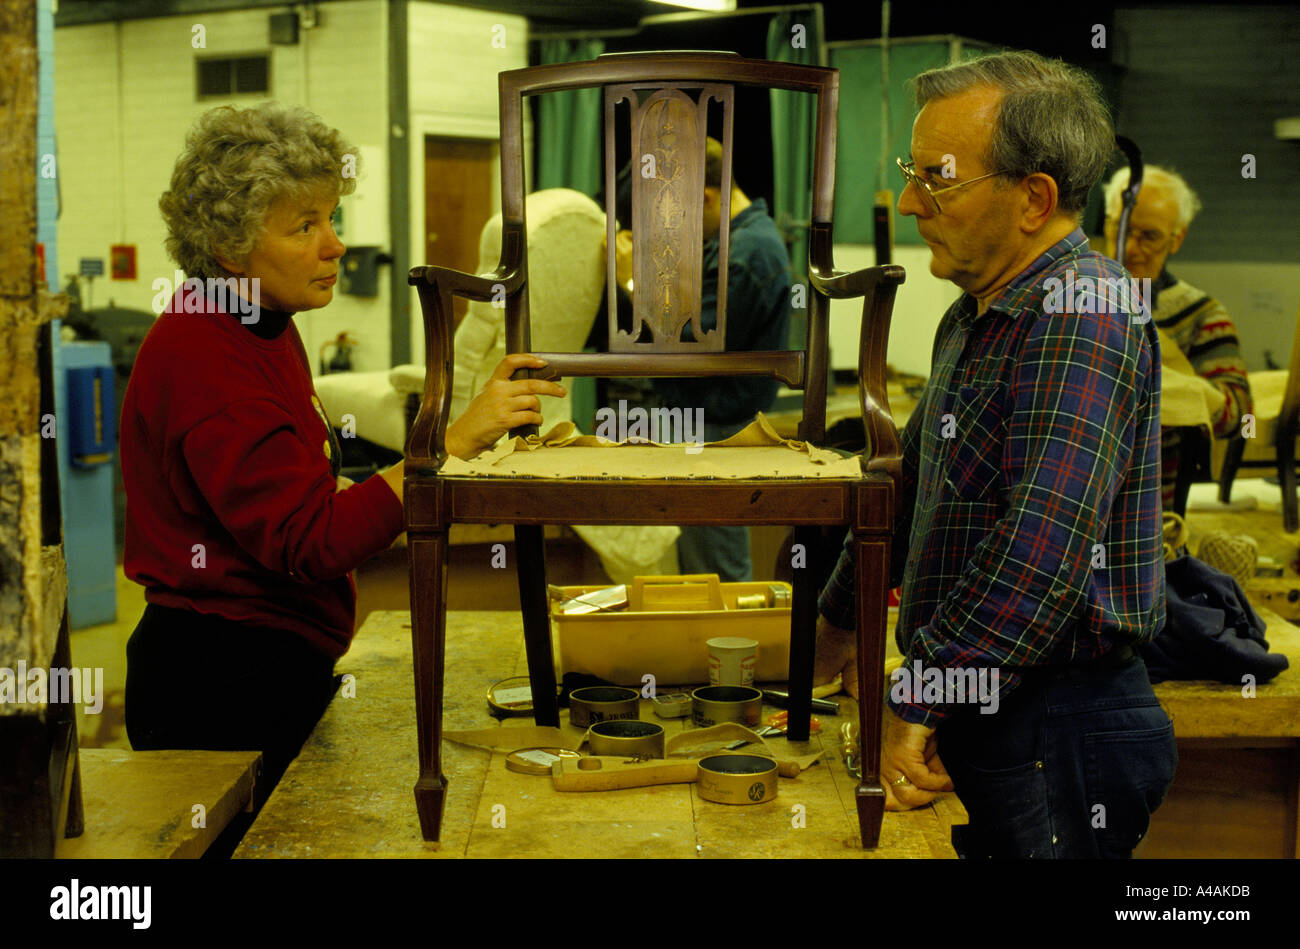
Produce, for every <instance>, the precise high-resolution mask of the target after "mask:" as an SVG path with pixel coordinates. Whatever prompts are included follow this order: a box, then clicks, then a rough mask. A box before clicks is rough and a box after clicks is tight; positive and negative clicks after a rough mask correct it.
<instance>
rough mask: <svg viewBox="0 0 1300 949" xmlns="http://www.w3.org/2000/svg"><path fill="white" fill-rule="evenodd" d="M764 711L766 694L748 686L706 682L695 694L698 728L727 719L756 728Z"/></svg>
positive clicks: (694, 713)
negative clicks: (764, 696)
mask: <svg viewBox="0 0 1300 949" xmlns="http://www.w3.org/2000/svg"><path fill="white" fill-rule="evenodd" d="M762 711H763V693H762V692H760V691H759V690H758V689H754V688H750V687H749V686H747V685H706V686H704V687H703V688H700V689H696V690H695V691H694V692H692V693H691V713H692V720H693V721H694V723H695V727H696V728H710V727H712V726H714V725H721V724H722V723H723V722H739V723H740V724H742V725H745V726H747V727H749V728H753V727H754V726H755V725H757V724H758V719H759V715H760V714H761V713H762Z"/></svg>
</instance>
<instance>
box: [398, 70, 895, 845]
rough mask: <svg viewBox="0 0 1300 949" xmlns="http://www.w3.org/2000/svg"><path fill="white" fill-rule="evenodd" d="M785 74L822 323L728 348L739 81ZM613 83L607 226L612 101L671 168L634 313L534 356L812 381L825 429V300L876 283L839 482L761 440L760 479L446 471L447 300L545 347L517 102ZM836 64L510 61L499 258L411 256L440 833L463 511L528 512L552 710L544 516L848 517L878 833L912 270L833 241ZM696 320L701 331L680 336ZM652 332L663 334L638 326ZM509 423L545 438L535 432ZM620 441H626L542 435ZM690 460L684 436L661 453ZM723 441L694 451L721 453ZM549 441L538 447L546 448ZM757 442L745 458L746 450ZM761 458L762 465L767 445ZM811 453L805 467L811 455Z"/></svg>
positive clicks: (809, 606)
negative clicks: (715, 257) (898, 317)
mask: <svg viewBox="0 0 1300 949" xmlns="http://www.w3.org/2000/svg"><path fill="white" fill-rule="evenodd" d="M740 84H743V85H752V86H759V87H766V88H771V89H788V90H795V91H799V92H804V93H811V94H814V95H815V96H816V97H817V108H816V117H817V118H816V131H815V136H816V152H815V155H814V163H813V181H812V189H813V191H812V195H813V202H812V224H811V233H810V244H809V247H810V249H809V258H810V259H809V273H810V282H811V284H812V290H811V292H809V293H808V294H807V300H808V330H807V337H806V340H805V345H804V346H803V348H801V349H798V350H793V351H779V352H725V351H724V348H725V346H724V343H725V339H726V325H725V320H726V318H727V317H728V316H730V317H731V318H732V319H736V318H742V319H743V318H744V315H743V314H738V313H736V312H735V311H734V310H733V311H732V312H731V313H730V314H728V313H727V307H726V289H727V288H726V282H725V275H726V273H727V259H728V256H727V255H728V241H729V236H728V235H729V227H728V222H729V220H730V213H729V211H730V202H729V194H730V181H731V164H732V154H733V142H732V137H733V136H732V128H733V122H734V116H733V114H732V105H733V92H734V88H735V87H736V86H737V85H740ZM590 87H600V88H603V90H604V108H605V117H606V122H605V168H606V179H605V180H606V189H605V193H606V195H607V196H608V205H607V212H608V214H607V216H608V222H607V237H608V246H609V247H610V249H611V251H612V249H613V247H614V245H615V241H614V227H615V223H614V207H613V203H614V195H615V187H614V177H615V170H616V169H615V167H614V164H615V157H614V156H615V128H616V123H615V121H614V114H615V107H616V105H618V104H620V103H627V109H628V114H629V116H630V135H631V151H630V154H632V155H635V156H642V155H650V154H653V155H655V156H656V167H657V176H656V177H652V178H644V177H642V176H641V175H639V174H638V175H634V176H633V182H634V184H633V187H634V193H633V218H634V220H633V222H632V230H633V232H634V233H635V235H636V242H635V251H634V254H635V259H634V268H635V270H634V286H635V291H634V300H633V306H634V326H633V330H632V332H631V333H630V334H629V333H626V332H622V331H620V330H619V328H618V326H617V321H616V315H615V309H614V307H613V306H611V308H610V312H609V352H607V353H546V352H543V353H538V355H539V356H541V357H542V358H544V359H545V360H546V361H547V364H548V365H547V368H546V369H545V370H540V371H539V372H538V374H539V375H543V376H546V377H548V378H559V377H564V376H605V377H616V376H622V377H636V378H644V377H654V376H678V377H701V376H723V375H751V376H753V375H758V376H768V377H775V378H776V379H779V380H781V381H782V382H784V383H786V384H787V385H789V386H791V387H792V388H797V389H802V390H803V394H804V405H803V416H802V421H801V423H800V426H799V438H800V439H801V440H803V441H806V442H808V443H810V444H813V445H819V444H820V443H821V442H822V439H823V435H824V428H825V407H826V406H825V403H826V374H827V319H828V305H827V299H828V298H829V297H836V298H853V297H862V298H863V301H864V303H863V320H862V331H861V352H860V361H859V374H860V388H861V398H862V406H863V416H864V419H865V420H866V426H867V430H868V435H869V445H868V449H867V451H865V452H864V453H863V455H862V456H861V459H860V460H861V467H860V471H859V473H858V475H857V476H855V477H843V478H815V477H789V476H785V477H779V478H776V477H770V476H769V477H763V476H762V474H761V473H762V472H766V473H767V474H769V475H770V474H771V472H772V470H773V466H772V463H771V459H772V457H773V456H772V455H770V454H765V453H767V452H772V451H776V452H778V453H784V455H785V456H786V457H787V458H788V456H790V455H791V454H793V453H792V452H790V451H789V449H788V448H785V447H781V446H778V447H776V448H775V449H773V448H757V447H756V448H753V449H746V451H749V452H752V453H753V454H752V460H753V464H752V469H748V470H752V472H753V474H752V476H750V475H747V476H745V477H743V478H740V479H717V478H712V479H688V478H682V477H668V476H659V475H656V474H655V472H653V471H647V472H645V474H646V475H647V476H646V477H638V478H636V479H613V478H605V479H602V478H600V477H599V472H593V476H592V477H586V476H584V477H568V478H546V477H533V478H520V477H510V476H502V475H491V474H489V475H487V476H454V477H453V476H447V475H445V474H444V473H443V472H442V471H441V469H442V467H443V464H444V462H445V461H446V458H447V456H446V452H445V448H444V444H443V434H444V432H445V430H446V426H447V421H448V409H449V401H450V399H449V396H450V392H451V387H452V386H451V379H450V375H451V367H452V364H453V352H452V332H453V317H452V299H453V297H456V296H460V297H466V298H469V299H471V300H493V299H494V298H495V299H498V300H499V299H501V296H502V294H504V304H505V311H506V321H507V349H508V350H509V351H510V352H531V351H532V349H531V340H530V327H529V300H528V248H527V238H526V235H527V227H526V223H525V202H524V196H525V185H524V172H523V161H524V155H523V141H524V140H523V127H522V115H523V102H524V97H525V96H528V95H535V94H542V93H547V92H554V91H561V90H571V89H578V88H590ZM838 91H839V74H838V72H837V71H836V70H833V69H824V68H819V67H811V66H795V65H789V64H785V63H777V62H764V61H759V60H747V59H742V58H740V57H738V56H736V55H734V54H729V53H635V54H621V55H607V56H601V57H600V58H598V59H596V60H594V61H591V62H581V63H569V64H562V65H552V66H537V67H530V68H527V69H517V70H511V71H508V72H503V73H501V75H500V115H501V176H502V182H501V195H502V216H503V233H502V253H501V262H500V265H499V266H498V267H497V269H496V270H495V272H493V273H491V274H488V275H486V276H474V275H470V274H464V273H460V272H457V271H453V270H450V269H446V268H441V267H435V266H428V267H417V268H414V269H413V270H412V271H411V275H410V282H411V283H412V284H413V285H414V286H416V287H417V288H418V291H419V296H420V304H421V309H422V311H423V316H424V324H425V344H426V365H427V366H428V367H429V371H428V374H427V376H426V380H425V390H424V396H423V400H422V402H421V406H420V411H419V415H418V416H417V418H416V420H415V424H414V426H413V429H412V432H411V437H410V440H409V442H408V444H407V449H406V526H407V530H408V533H409V537H408V550H409V553H410V564H411V608H412V641H413V647H414V671H415V688H416V714H417V727H418V743H419V760H420V773H419V778H418V781H417V783H416V786H415V797H416V804H417V808H418V811H419V816H420V825H421V830H422V832H423V835H424V837H425V839H426V840H436V839H438V837H439V833H440V828H441V821H442V812H443V803H444V798H445V794H446V788H447V780H446V778H445V777H444V775H443V774H442V770H441V747H440V744H441V735H442V691H443V664H444V644H445V634H446V609H445V603H446V582H447V569H446V568H447V531H448V528H449V526H450V524H451V523H452V522H453V521H455V522H471V523H511V524H514V525H516V526H515V539H516V557H517V570H518V576H519V584H520V598H521V601H522V604H523V624H524V638H525V644H526V652H527V658H528V669H529V676H530V678H531V681H532V693H533V702H534V708H535V720H536V722H537V724H539V725H558V724H559V712H558V708H557V704H556V701H555V682H556V676H555V668H554V661H553V657H552V651H551V650H552V646H551V633H550V619H549V612H548V611H549V604H548V600H547V591H546V564H545V552H544V549H543V540H542V529H543V526H544V525H548V524H666V525H681V524H729V525H749V524H784V525H792V526H794V527H795V528H796V530H797V532H796V538H795V539H796V542H799V543H804V544H806V545H810V546H811V545H813V544H815V543H817V540H816V537H817V526H818V525H825V524H839V525H844V526H845V528H847V529H849V530H851V531H852V533H853V542H854V546H855V552H856V557H857V562H856V569H857V588H858V601H857V613H858V637H859V649H858V664H859V680H860V682H861V683H862V693H861V702H860V704H859V709H860V727H861V748H862V752H863V764H862V778H861V781H860V783H859V785H858V787H857V791H856V800H857V810H858V821H859V826H860V829H861V833H862V841H863V845H864V846H866V847H874V846H875V845H876V844H877V842H878V839H879V834H880V823H881V818H882V815H883V809H884V791H883V788H882V787H881V784H880V777H879V762H880V728H881V699H882V689H883V674H882V669H883V663H884V635H885V617H886V608H887V603H888V589H889V562H890V539H891V532H892V528H893V511H894V483H893V479H892V477H891V474H893V473H895V472H896V470H897V465H898V455H899V449H898V440H897V434H896V432H895V430H894V426H893V422H892V420H891V418H890V416H889V406H888V399H887V396H886V392H885V366H884V362H885V347H886V342H887V339H888V334H889V319H890V315H891V312H892V307H893V300H894V294H895V292H896V289H897V287H898V285H899V284H901V283H902V282H903V279H904V273H903V269H902V268H901V267H897V266H882V267H873V268H870V269H867V270H863V271H858V272H856V273H851V274H845V273H837V272H836V271H835V270H834V267H833V262H832V254H831V246H832V243H831V242H832V235H831V211H832V206H833V197H834V176H835V137H836V115H837V102H838ZM711 103H714V104H716V105H715V107H718V108H720V110H721V116H722V128H723V131H722V144H723V168H724V171H723V180H722V189H721V191H722V195H723V205H722V213H721V221H722V230H721V233H720V234H719V242H720V254H721V258H720V263H719V268H718V269H719V287H718V321H717V327H716V329H715V330H712V331H709V332H707V333H706V332H704V331H703V330H702V328H701V326H700V324H699V318H700V300H701V278H702V273H701V270H702V246H703V198H704V156H705V136H706V127H707V125H706V123H707V117H708V110H709V108H710V104H711ZM607 282H608V297H609V300H611V301H613V300H614V299H615V297H616V294H615V266H614V259H613V255H612V253H610V254H609V255H608V259H607ZM687 325H691V326H692V328H693V333H692V336H693V338H691V339H685V340H684V339H682V335H683V332H682V331H683V328H684V327H685V326H687ZM645 334H648V335H649V336H650V339H649V341H643V340H642V336H643V335H645ZM513 434H525V435H527V434H534V432H533V431H531V430H522V431H519V432H516V433H513ZM545 450H546V451H554V452H557V453H562V452H568V451H583V450H586V451H624V450H628V449H622V448H620V449H578V448H557V449H545ZM652 451H661V452H665V453H668V454H673V455H676V456H677V460H678V462H680V460H681V456H682V455H683V454H684V453H682V452H676V451H673V450H671V449H652ZM710 451H712V449H705V450H704V451H703V452H702V453H699V454H696V455H694V456H687V457H693V458H696V459H707V458H708V457H709V452H710ZM539 454H540V453H539ZM749 457H750V456H746V460H748V459H749ZM765 458H766V459H767V460H766V462H765V460H764V459H765ZM810 468H811V463H810ZM818 592H819V591H818V590H817V589H816V587H815V584H814V581H813V580H812V579H811V577H810V574H809V571H796V574H795V582H794V594H793V600H792V610H791V634H790V684H789V690H790V695H791V702H790V713H789V722H790V725H789V738H790V739H791V740H793V741H805V740H807V739H808V734H809V703H810V699H811V691H812V672H813V659H814V646H815V641H814V639H815V634H814V630H815V625H816V617H817V607H816V602H817V595H818Z"/></svg>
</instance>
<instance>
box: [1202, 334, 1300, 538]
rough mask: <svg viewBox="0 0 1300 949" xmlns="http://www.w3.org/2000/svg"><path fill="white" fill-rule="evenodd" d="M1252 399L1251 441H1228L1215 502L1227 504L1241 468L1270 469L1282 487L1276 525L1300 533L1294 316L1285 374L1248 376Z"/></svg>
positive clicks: (1298, 347) (1299, 342)
mask: <svg viewBox="0 0 1300 949" xmlns="http://www.w3.org/2000/svg"><path fill="white" fill-rule="evenodd" d="M1248 378H1249V380H1250V392H1251V397H1252V399H1253V401H1254V407H1253V412H1252V414H1253V415H1254V416H1255V437H1254V438H1244V437H1242V435H1241V434H1237V435H1234V436H1233V437H1232V439H1231V441H1229V442H1228V449H1227V454H1226V455H1225V456H1224V459H1223V468H1222V470H1221V471H1220V472H1219V500H1220V501H1222V502H1223V503H1224V504H1227V503H1229V502H1230V501H1231V500H1232V481H1233V479H1234V478H1235V477H1236V476H1237V472H1238V470H1240V469H1241V468H1243V467H1244V468H1265V469H1268V468H1276V470H1277V476H1278V480H1279V482H1280V483H1281V485H1282V525H1283V527H1285V528H1286V530H1287V531H1288V532H1290V531H1295V530H1297V529H1300V503H1298V502H1297V498H1296V454H1295V443H1296V436H1297V435H1300V316H1297V317H1296V327H1295V335H1294V337H1293V339H1292V342H1291V362H1290V363H1289V367H1288V368H1287V369H1286V370H1276V369H1274V370H1266V371H1264V372H1252V373H1249V374H1248Z"/></svg>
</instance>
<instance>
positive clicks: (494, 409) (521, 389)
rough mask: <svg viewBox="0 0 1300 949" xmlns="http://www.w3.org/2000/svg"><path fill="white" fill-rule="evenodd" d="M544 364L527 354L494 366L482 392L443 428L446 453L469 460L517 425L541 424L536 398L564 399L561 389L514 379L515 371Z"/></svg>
mask: <svg viewBox="0 0 1300 949" xmlns="http://www.w3.org/2000/svg"><path fill="white" fill-rule="evenodd" d="M545 365H546V362H545V361H544V360H541V359H539V358H537V357H536V356H534V355H532V354H530V353H512V354H511V355H509V356H507V357H506V358H505V359H503V360H501V362H500V363H499V364H498V365H497V367H496V369H495V370H493V372H492V377H491V378H490V379H488V381H487V385H485V386H484V387H483V391H482V392H480V393H479V394H478V395H476V396H475V397H474V401H472V402H470V404H469V407H468V408H466V409H465V413H464V414H463V415H461V417H460V418H458V419H456V421H454V422H452V423H451V424H450V425H449V426H447V434H446V437H445V443H446V446H447V453H448V454H451V455H455V456H456V457H457V458H473V457H474V456H475V455H477V454H478V453H479V452H481V451H483V450H484V449H486V448H491V447H492V446H493V445H494V444H496V441H497V439H498V438H500V437H501V436H502V435H504V434H505V433H506V432H508V431H509V430H510V429H512V428H518V427H519V426H520V425H540V424H542V402H541V399H539V398H538V396H542V395H550V396H555V397H557V398H559V397H561V396H563V395H564V388H563V387H562V386H560V385H557V384H556V383H554V382H547V381H546V380H544V379H516V380H513V381H512V380H511V378H510V377H511V376H512V375H513V374H514V373H515V371H516V370H518V369H540V368H542V367H543V366H545Z"/></svg>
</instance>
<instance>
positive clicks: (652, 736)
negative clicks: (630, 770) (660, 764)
mask: <svg viewBox="0 0 1300 949" xmlns="http://www.w3.org/2000/svg"><path fill="white" fill-rule="evenodd" d="M587 747H588V748H590V749H591V753H592V754H593V755H623V756H626V757H634V756H635V757H640V758H662V757H663V756H664V727H663V726H662V725H660V724H657V723H656V722H641V721H611V722H596V723H595V724H594V725H592V726H591V728H589V729H588V730H587Z"/></svg>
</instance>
